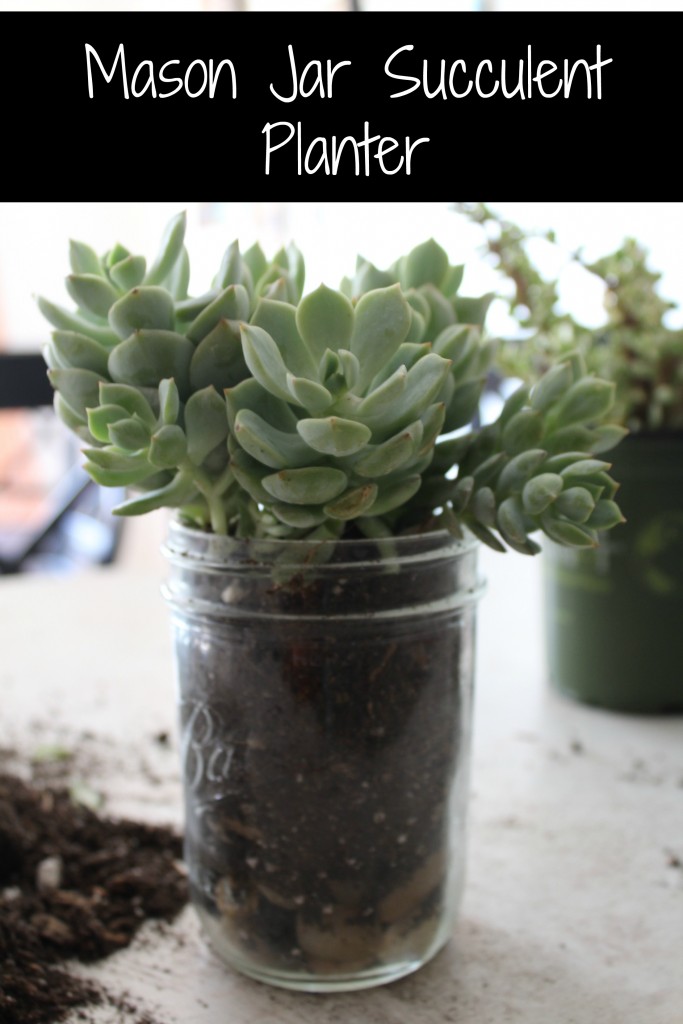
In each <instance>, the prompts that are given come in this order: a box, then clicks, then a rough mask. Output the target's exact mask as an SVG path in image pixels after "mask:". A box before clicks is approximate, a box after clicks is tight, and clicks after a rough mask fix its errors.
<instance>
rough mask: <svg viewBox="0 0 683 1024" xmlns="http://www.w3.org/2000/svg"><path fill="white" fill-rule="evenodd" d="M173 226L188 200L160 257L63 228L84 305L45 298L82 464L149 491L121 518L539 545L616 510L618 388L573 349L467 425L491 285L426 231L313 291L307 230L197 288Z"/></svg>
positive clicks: (76, 295) (263, 530)
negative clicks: (172, 511)
mask: <svg viewBox="0 0 683 1024" xmlns="http://www.w3.org/2000/svg"><path fill="white" fill-rule="evenodd" d="M183 237H184V219H183V218H182V217H178V218H175V220H174V221H172V222H171V224H170V225H169V228H168V229H167V231H166V234H165V236H164V240H163V243H162V247H161V251H160V253H159V256H158V257H157V259H156V261H155V263H154V264H153V266H152V268H151V269H150V270H149V271H147V270H146V265H145V261H144V259H143V258H142V257H139V256H133V255H131V254H130V253H129V252H128V251H127V250H125V249H123V248H122V247H120V246H116V247H115V248H114V249H113V250H111V252H110V253H108V254H106V255H105V256H104V257H102V258H101V259H100V258H99V257H97V256H96V254H95V253H94V252H93V250H91V249H90V248H89V247H87V246H84V245H82V244H80V243H76V244H72V248H71V264H72V269H73V274H72V275H71V276H70V277H69V278H68V279H67V288H68V291H69V293H70V295H71V296H72V298H73V299H74V300H75V301H76V303H77V304H78V310H77V311H76V313H71V312H69V311H67V310H66V309H62V308H61V307H58V306H55V305H53V304H52V303H48V302H46V301H45V300H43V299H41V300H39V301H40V306H41V309H42V311H43V313H44V314H45V315H46V316H47V318H48V319H49V320H50V321H51V322H52V324H53V325H54V326H55V327H56V328H57V330H56V331H55V332H54V333H53V335H52V340H51V342H50V343H49V344H48V345H47V346H46V350H45V355H46V360H47V362H48V364H49V366H50V367H51V369H50V371H49V375H50V379H51V381H52V383H53V385H54V387H55V389H56V396H55V407H56V410H57V412H58V414H59V415H60V417H61V418H62V419H63V420H64V422H65V423H66V424H67V425H68V426H69V427H71V428H72V429H73V430H75V431H76V432H77V433H78V434H79V436H80V437H82V438H83V439H84V440H85V441H86V442H87V443H88V447H87V448H86V449H85V455H86V460H87V461H86V468H87V470H88V472H89V473H90V475H91V476H92V477H93V479H95V480H96V481H97V482H98V483H101V484H104V485H106V486H117V485H118V486H128V485H130V486H131V487H133V488H135V489H136V490H137V491H138V492H139V493H137V494H136V495H135V496H133V497H132V498H130V499H129V500H127V501H125V502H124V503H123V504H122V505H120V506H119V507H118V509H117V510H116V511H117V512H118V513H119V514H122V515H137V514H140V513H144V512H147V511H150V510H151V509H154V508H158V507H160V506H171V507H176V508H178V509H179V510H180V514H181V515H182V516H183V518H185V519H186V520H187V521H190V522H192V523H194V524H195V525H198V526H201V527H204V528H207V529H211V530H213V531H214V532H217V533H232V534H235V535H238V536H258V537H274V538H278V537H294V538H308V537H310V538H314V539H315V538H325V537H342V536H354V535H358V534H361V535H366V536H370V537H378V538H382V537H391V536H393V535H396V534H399V533H404V532H406V531H415V530H424V529H435V528H439V527H446V528H448V529H450V530H451V531H452V532H454V533H456V534H457V533H460V531H461V530H462V528H463V527H468V528H469V529H470V530H471V531H472V532H473V533H475V534H476V535H477V536H478V537H480V538H481V539H482V540H483V541H484V542H486V543H488V544H490V545H491V546H493V547H496V548H499V549H503V550H504V547H503V544H504V543H506V544H508V545H509V546H510V547H512V548H514V549H516V550H519V551H524V552H527V553H533V552H534V551H535V550H537V545H535V543H534V542H533V541H532V540H530V538H529V534H530V533H532V532H533V531H535V530H539V529H540V530H543V531H545V532H546V533H547V534H549V535H550V536H552V537H554V538H555V539H559V540H560V542H561V543H565V544H570V545H573V546H576V545H578V546H581V545H586V544H594V543H595V540H596V536H597V531H599V530H601V529H607V528H609V527H611V526H613V525H615V524H616V523H617V522H619V521H620V520H621V516H620V514H619V511H618V508H617V506H616V505H615V504H614V501H613V498H614V492H615V490H616V485H615V484H614V482H613V481H612V480H611V479H610V478H609V476H608V475H607V469H608V468H609V467H608V465H607V464H606V463H603V462H601V461H599V460H597V459H593V458H591V457H588V453H595V452H598V451H601V450H605V449H606V448H608V447H609V446H610V445H611V444H613V443H616V441H617V440H618V439H619V438H620V436H621V433H620V432H619V431H618V430H617V432H616V433H615V430H614V428H609V427H605V426H604V425H602V424H603V420H604V418H605V415H606V414H607V412H608V410H609V408H610V406H611V404H612V400H613V388H612V387H611V386H610V385H608V384H606V383H605V382H604V381H601V380H599V379H595V378H592V377H587V376H586V375H585V369H584V367H583V365H582V363H581V360H580V359H579V358H578V357H577V358H573V359H570V360H568V361H565V362H563V363H561V364H559V365H557V366H556V367H554V368H553V369H552V370H551V371H550V373H548V374H547V375H546V377H544V379H543V380H542V381H541V382H540V383H539V384H538V385H536V387H534V388H533V389H532V390H531V392H529V390H528V389H524V388H523V389H520V391H518V392H517V393H516V395H514V396H512V397H511V398H510V399H509V400H508V402H507V403H506V406H505V408H504V409H503V412H502V414H501V417H500V418H499V420H498V421H497V422H496V423H495V424H492V425H489V426H486V427H483V428H478V429H473V428H471V421H472V419H473V417H474V416H475V414H476V411H477V406H478V402H479V397H480V392H481V388H482V385H483V382H484V379H485V375H486V371H487V367H488V365H489V363H490V360H491V357H492V354H493V351H494V345H493V343H492V342H491V341H490V340H489V339H487V338H485V336H484V335H483V317H484V313H485V306H486V305H487V304H488V297H485V300H460V299H458V297H457V294H456V293H457V288H458V286H459V283H460V280H461V278H462V268H457V267H456V268H453V267H450V266H449V265H448V259H447V256H446V254H445V252H444V251H443V250H442V249H441V248H440V247H439V246H437V245H436V243H434V242H433V241H431V242H427V243H426V244H425V245H423V246H419V247H418V248H417V249H414V250H413V251H412V252H411V253H409V254H408V256H406V257H404V258H403V259H402V260H400V261H399V262H398V263H397V264H396V266H395V268H393V269H392V271H388V272H386V273H385V275H384V276H383V277H381V279H379V278H378V276H377V275H380V273H382V274H384V272H379V271H375V270H374V268H371V267H370V265H369V264H367V263H366V262H365V261H360V262H359V270H358V272H357V274H356V283H355V284H353V285H350V286H348V287H346V292H347V293H348V294H346V293H345V291H344V290H342V291H335V290H333V289H330V288H327V287H326V286H324V285H323V286H321V287H320V288H318V289H317V290H316V291H314V292H311V293H310V294H308V295H306V296H305V297H304V298H302V292H303V260H302V258H301V256H300V254H299V252H298V250H296V248H294V247H290V248H289V249H288V250H286V251H284V250H282V251H281V252H279V253H278V254H277V255H276V257H275V259H274V260H272V261H271V262H267V261H266V259H265V257H264V255H263V253H262V252H261V250H260V248H258V247H253V248H252V249H250V250H248V252H246V253H245V254H244V255H242V254H240V251H239V248H238V246H237V244H236V243H234V244H233V245H232V246H231V247H230V248H229V249H228V251H227V253H226V255H225V257H224V260H223V263H222V264H221V268H220V270H219V272H218V274H217V275H216V278H215V279H214V282H213V285H212V288H211V290H210V291H209V292H207V293H206V294H204V295H202V296H200V297H199V298H197V299H195V298H189V297H188V295H187V287H188V277H189V264H188V259H187V253H186V251H185V249H184V245H183ZM394 276H397V277H398V280H397V281H394V280H389V279H388V278H389V277H392V278H393V277H394ZM437 294H438V295H439V296H440V298H438V299H437V298H435V295H437ZM442 300H443V301H442ZM463 303H464V304H463ZM467 317H470V320H468V319H467ZM468 427H469V428H470V429H467V428H468Z"/></svg>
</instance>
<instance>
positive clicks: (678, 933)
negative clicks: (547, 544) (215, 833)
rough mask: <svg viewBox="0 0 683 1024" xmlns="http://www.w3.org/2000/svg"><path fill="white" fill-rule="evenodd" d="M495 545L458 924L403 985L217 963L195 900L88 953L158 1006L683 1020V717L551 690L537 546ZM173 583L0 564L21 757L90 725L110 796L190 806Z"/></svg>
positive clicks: (89, 764) (459, 1018) (154, 808)
mask: <svg viewBox="0 0 683 1024" xmlns="http://www.w3.org/2000/svg"><path fill="white" fill-rule="evenodd" d="M482 567H483V571H484V574H485V575H486V577H487V578H488V591H487V593H486V595H485V596H484V599H483V600H482V603H481V605H480V608H479V624H478V665H477V701H476V708H475V743H474V761H473V770H472V800H471V806H470V813H471V817H470V821H471V828H470V840H469V857H468V865H469V866H468V880H467V886H466V895H465V900H464V904H463V907H462V912H461V915H460V922H459V925H458V928H457V930H456V933H455V935H454V937H453V940H452V942H451V943H450V944H449V946H448V947H447V948H446V949H445V950H444V951H443V952H442V953H441V954H440V955H439V956H438V957H437V958H436V959H435V960H434V961H432V963H430V964H428V965H427V966H426V967H424V968H423V969H422V970H421V971H419V972H418V973H417V974H414V975H412V976H411V977H409V978H406V979H404V980H402V981H399V982H396V983H394V984H393V985H389V986H386V987H384V988H378V989H374V990H368V991H364V992H359V993H349V994H340V995H303V994H297V993H291V992H287V991H283V990H279V989H275V988H269V987H266V986H264V985H261V984H258V983H256V982H253V981H250V980H249V979H246V978H243V977H241V976H239V975H238V974H236V973H234V972H232V971H230V970H228V969H226V968H224V967H223V966H222V965H221V964H220V963H219V962H218V961H217V960H216V959H215V957H214V956H213V955H212V954H211V953H210V952H209V951H208V950H207V949H206V948H205V946H204V944H203V942H202V940H201V938H200V937H199V935H198V930H197V926H196V924H195V920H194V915H193V913H192V911H191V910H190V909H188V910H186V911H185V912H184V913H183V914H182V915H181V917H180V918H179V919H178V920H177V921H176V923H175V924H174V925H173V926H171V927H170V928H169V929H164V930H163V931H162V932H161V933H159V932H158V930H157V929H155V928H154V927H150V928H148V929H147V930H146V932H145V933H144V934H143V935H141V936H140V938H139V939H138V940H136V942H135V943H134V944H133V946H131V947H130V948H129V949H128V950H125V951H123V952H121V953H118V954H116V955H115V956H112V957H110V958H109V959H108V960H106V961H104V962H103V963H101V964H100V965H97V966H95V967H93V968H87V969H86V972H87V973H90V974H93V975H95V976H96V977H98V978H99V979H101V980H103V981H105V983H107V984H108V985H109V986H110V987H112V988H114V989H117V990H119V991H120V990H122V989H126V990H127V991H129V992H130V993H131V995H132V996H133V997H134V998H135V999H136V1000H138V1001H139V1003H140V1005H141V1006H146V1007H148V1008H149V1010H150V1012H151V1013H152V1014H153V1016H154V1017H155V1019H157V1020H158V1021H159V1022H163V1024H181V1022H182V1024H445V1022H449V1024H450V1022H453V1024H508V1022H510V1024H513V1022H520V1024H683V868H682V867H681V865H682V864H683V718H680V717H679V718H645V717H636V716H625V715H618V714H614V713H609V712H604V711H599V710H595V709H591V708H586V707H581V706H578V705H574V704H571V703H569V702H567V701H565V700H563V699H561V698H559V697H557V696H555V695H553V694H552V693H551V692H550V691H549V690H548V688H547V686H546V683H545V678H544V675H545V671H544V658H543V648H542V642H541V634H542V631H541V611H542V609H541V588H540V566H539V562H538V560H536V559H528V558H524V557H521V556H515V555H511V554H510V555H506V556H498V555H492V554H491V553H489V552H487V551H484V552H483V554H482ZM159 584H160V579H159V577H158V576H157V575H155V574H153V573H139V574H135V573H134V572H131V571H130V570H127V569H122V568H109V569H102V570H98V571H92V572H88V573H85V574H83V575H81V576H78V577H72V578H69V579H46V578H41V577H35V576H26V577H13V578H4V579H2V580H0V624H1V625H0V629H1V631H2V633H1V635H2V646H1V652H0V692H1V693H2V721H3V728H2V732H1V733H0V747H6V746H15V747H16V748H17V749H18V750H19V751H20V752H21V754H22V755H24V756H26V757H28V756H29V755H30V754H31V752H32V751H35V748H36V746H39V745H42V744H47V743H55V742H61V743H65V744H68V743H70V742H73V740H74V737H75V736H77V735H78V736H80V737H81V741H79V742H81V744H82V747H83V751H82V756H81V758H80V761H79V759H76V760H75V761H74V771H75V772H77V773H80V776H79V778H80V781H87V783H88V785H90V786H91V787H93V788H95V789H97V790H101V791H102V792H103V793H104V794H105V796H106V810H107V811H109V812H111V813H113V814H127V815H130V816H136V817H142V818H146V819H147V820H153V821H168V822H171V823H174V824H177V825H180V823H181V804H180V783H179V777H178V772H177V769H176V751H175V750H174V749H170V750H165V749H164V748H163V747H160V746H159V744H157V743H155V742H154V738H153V737H154V735H155V734H158V733H159V732H161V731H168V732H170V734H171V735H172V736H173V735H174V729H175V708H174V683H173V670H172V661H171V644H170V633H169V626H168V620H167V612H166V608H165V606H164V602H163V600H162V598H161V596H160V593H159ZM643 671H644V672H647V671H648V667H647V666H645V665H644V666H643ZM682 671H683V669H682ZM84 774H85V776H86V778H83V775H84ZM97 1012H98V1017H97V1019H98V1020H100V1019H101V1020H102V1022H103V1024H104V1022H108V1024H110V1022H114V1021H117V1020H119V1019H120V1018H119V1017H118V1016H117V1014H116V1012H115V1011H111V1010H107V1009H102V1010H101V1011H99V1010H98V1011H97ZM75 1020H76V1018H74V1022H75Z"/></svg>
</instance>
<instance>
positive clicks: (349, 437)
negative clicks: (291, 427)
mask: <svg viewBox="0 0 683 1024" xmlns="http://www.w3.org/2000/svg"><path fill="white" fill-rule="evenodd" d="M296 429H297V431H298V432H299V434H300V436H301V437H302V438H303V439H304V441H305V442H306V444H307V445H308V447H309V448H312V449H313V450H314V451H316V452H320V453H321V454H323V455H339V456H341V455H353V454H354V453H355V452H358V451H360V450H361V448H363V447H365V445H366V444H367V442H368V441H369V440H370V438H371V436H372V432H371V431H370V429H369V428H368V427H367V426H366V425H365V424H364V423H358V422H356V421H355V420H345V419H341V418H340V417H339V416H328V417H327V418H325V419H301V420H299V421H298V423H297V425H296ZM356 468H357V467H356Z"/></svg>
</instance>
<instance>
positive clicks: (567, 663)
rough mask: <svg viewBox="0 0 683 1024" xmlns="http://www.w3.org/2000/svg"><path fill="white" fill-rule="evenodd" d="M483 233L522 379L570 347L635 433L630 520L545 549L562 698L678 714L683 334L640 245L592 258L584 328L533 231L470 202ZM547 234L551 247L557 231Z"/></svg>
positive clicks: (625, 451)
mask: <svg viewBox="0 0 683 1024" xmlns="http://www.w3.org/2000/svg"><path fill="white" fill-rule="evenodd" d="M463 212H465V213H466V214H467V215H468V216H469V217H471V218H473V219H474V220H475V221H477V222H478V223H481V224H482V225H483V226H484V227H485V229H486V231H487V234H488V239H487V242H486V247H487V249H488V251H489V253H490V254H491V255H492V256H493V262H494V266H496V267H497V268H498V269H499V270H500V271H501V272H502V273H503V274H505V275H506V276H507V277H508V278H509V279H510V280H511V281H512V284H513V288H512V296H511V298H510V308H511V312H512V314H513V316H515V317H516V318H517V320H518V322H519V324H520V327H522V328H523V329H524V331H525V334H526V335H527V337H526V339H525V340H524V341H522V342H520V343H519V344H517V345H514V346H512V345H510V346H508V347H507V348H506V349H505V350H503V351H502V354H501V366H502V367H503V371H504V373H506V374H511V375H513V376H519V377H521V378H523V379H525V380H527V381H533V380H535V379H538V377H539V375H540V374H542V373H543V372H544V371H545V369H546V368H547V367H548V366H549V365H551V364H552V363H553V362H555V361H556V360H557V359H561V358H563V355H564V353H565V352H567V351H568V350H570V349H571V350H579V351H580V352H581V353H582V356H583V358H584V359H585V361H586V363H587V365H588V367H589V369H590V370H591V371H592V372H593V373H596V374H599V375H600V376H602V377H605V378H607V379H608V380H611V381H613V382H614V383H615V386H616V401H615V405H614V409H613V412H612V415H611V420H612V424H611V426H610V430H611V431H612V432H613V434H614V436H616V432H618V431H620V432H621V433H622V435H626V434H627V432H628V436H626V437H625V439H624V440H623V441H622V443H620V444H619V446H618V447H617V448H616V450H615V452H614V454H613V461H614V464H615V474H616V476H617V477H618V479H619V481H620V484H621V491H620V495H619V497H620V505H621V508H622V510H623V512H624V515H625V516H626V519H627V522H626V523H625V525H624V526H623V527H621V528H620V529H619V530H618V531H615V533H614V534H606V535H604V537H603V539H602V540H601V543H600V545H599V547H598V548H596V549H594V550H580V551H579V550H573V551H570V550H568V549H567V548H560V547H557V546H555V545H553V544H552V543H549V544H548V545H546V552H545V557H544V562H545V584H546V598H547V599H546V634H547V650H548V659H549V670H550V673H551V677H552V679H553V681H554V683H555V684H556V685H557V686H558V687H559V688H560V689H561V690H562V691H563V692H565V693H567V694H569V695H571V696H573V697H575V698H577V699H579V700H582V701H586V702H588V703H591V704H598V705H601V706H603V707H607V708H612V709H615V710H621V711H632V712H643V713H645V712H650V713H667V712H680V711H683V676H682V675H681V669H680V666H681V661H682V660H683V632H682V631H681V627H680V624H681V621H683V331H682V330H673V329H671V328H669V327H667V326H666V323H665V318H666V314H667V313H668V311H669V310H670V309H672V308H673V304H672V303H670V302H667V301H665V300H663V299H662V298H661V297H660V295H659V294H658V281H659V277H660V275H659V274H657V273H654V272H653V271H652V270H651V269H650V268H649V267H648V263H647V254H646V252H645V251H644V250H643V248H642V247H641V246H640V245H639V244H638V243H637V242H636V241H634V240H633V239H627V240H626V241H625V242H624V243H623V244H622V245H621V246H620V248H619V249H618V250H617V251H616V252H614V253H611V254H610V255H608V256H606V257H604V258H603V259H599V260H597V261H595V262H593V263H586V262H584V261H583V260H582V258H581V256H580V254H574V255H573V256H572V260H573V261H578V262H579V263H581V265H582V266H583V267H584V268H585V270H586V271H587V272H589V273H591V274H593V275H595V276H596V277H597V278H598V279H599V280H600V281H601V282H602V283H603V285H604V290H605V322H604V324H603V325H602V326H601V327H600V328H597V329H596V328H587V327H585V326H583V325H582V324H580V323H579V322H578V321H577V320H576V319H575V318H574V317H572V316H570V315H569V314H566V313H565V314H561V313H559V312H558V309H557V306H558V286H557V282H556V281H552V280H547V279H545V278H544V276H543V275H542V274H541V273H540V271H539V270H538V268H537V266H536V265H535V264H534V262H533V261H532V259H531V257H530V254H529V246H528V242H529V238H530V237H531V236H530V235H529V234H526V233H525V232H524V231H522V230H521V229H520V228H519V227H517V226H516V225H514V224H510V223H508V222H506V221H504V220H501V219H500V218H499V217H498V216H497V215H496V214H495V213H494V212H493V211H491V210H490V209H488V208H487V207H486V206H484V205H483V204H476V205H474V206H468V207H465V209H464V210H463ZM545 237H546V240H547V241H549V242H551V243H554V237H553V235H552V233H549V235H546V236H545Z"/></svg>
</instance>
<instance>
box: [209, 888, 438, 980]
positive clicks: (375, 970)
mask: <svg viewBox="0 0 683 1024" xmlns="http://www.w3.org/2000/svg"><path fill="white" fill-rule="evenodd" d="M195 909H196V910H197V912H198V916H199V919H200V922H201V925H202V935H203V938H204V940H205V941H206V943H207V945H208V946H209V948H210V949H211V950H212V952H213V953H215V955H216V956H217V957H218V958H219V960H221V961H222V963H224V964H225V965H226V967H230V968H232V969H233V970H236V971H239V973H240V974H244V975H246V976H247V977H248V978H252V979H253V980H254V981H260V982H262V983H263V984H265V985H271V986H275V987H276V988H286V989H289V990H291V991H296V992H311V993H316V992H317V993H323V994H324V993H326V992H327V993H331V992H355V991H358V990H360V989H365V988H377V987H379V986H381V985H390V984H391V983H392V982H394V981H398V980H399V979H400V978H405V977H406V976H407V975H409V974H414V973H415V971H419V969H420V968H421V967H424V965H425V964H427V963H428V962H429V961H430V960H432V959H433V958H434V957H435V956H436V955H437V953H439V952H441V950H442V949H443V948H444V946H445V945H447V943H448V941H449V940H450V938H451V929H450V928H449V929H448V930H447V931H445V930H444V931H445V934H437V936H435V939H434V941H433V943H432V944H431V945H430V947H429V949H428V950H427V951H426V953H425V954H424V955H423V956H420V957H415V958H413V959H406V960H400V961H397V962H395V963H391V964H376V965H374V966H373V967H369V968H366V969H365V970H358V971H352V972H349V973H346V974H342V973H334V974H328V975H325V974H323V973H320V974H316V975H312V974H307V973H305V972H304V971H297V972H295V971H286V970H280V969H278V968H274V967H267V966H258V965H256V964H254V963H250V962H249V961H247V960H244V959H243V958H242V957H240V956H239V955H236V954H235V953H234V952H233V951H226V950H225V948H224V946H225V942H224V936H223V934H222V930H221V928H220V925H218V923H217V921H216V919H215V918H214V917H213V916H212V915H210V914H207V913H205V912H202V910H201V909H200V908H199V907H196V908H195ZM439 931H442V930H441V929H440V930H439Z"/></svg>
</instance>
